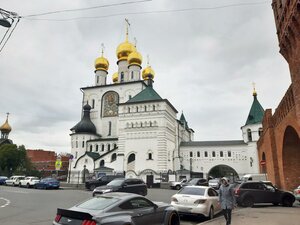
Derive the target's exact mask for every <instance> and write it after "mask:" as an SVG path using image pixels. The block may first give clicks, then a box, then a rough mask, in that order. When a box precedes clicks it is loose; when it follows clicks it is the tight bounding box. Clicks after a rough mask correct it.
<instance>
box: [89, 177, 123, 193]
mask: <svg viewBox="0 0 300 225" xmlns="http://www.w3.org/2000/svg"><path fill="white" fill-rule="evenodd" d="M120 177H124V176H122V175H105V176H102V177H99V178H98V179H96V180H89V181H86V182H85V188H86V189H89V190H91V191H93V190H94V189H95V188H96V187H99V186H102V185H106V184H108V183H109V182H111V181H112V180H113V179H115V178H120Z"/></svg>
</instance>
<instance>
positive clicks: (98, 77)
mask: <svg viewBox="0 0 300 225" xmlns="http://www.w3.org/2000/svg"><path fill="white" fill-rule="evenodd" d="M98 83H99V76H97V84H98Z"/></svg>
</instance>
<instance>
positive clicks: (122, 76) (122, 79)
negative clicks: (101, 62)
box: [121, 72, 124, 82]
mask: <svg viewBox="0 0 300 225" xmlns="http://www.w3.org/2000/svg"><path fill="white" fill-rule="evenodd" d="M121 82H124V72H121Z"/></svg>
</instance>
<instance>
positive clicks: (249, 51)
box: [0, 0, 290, 152]
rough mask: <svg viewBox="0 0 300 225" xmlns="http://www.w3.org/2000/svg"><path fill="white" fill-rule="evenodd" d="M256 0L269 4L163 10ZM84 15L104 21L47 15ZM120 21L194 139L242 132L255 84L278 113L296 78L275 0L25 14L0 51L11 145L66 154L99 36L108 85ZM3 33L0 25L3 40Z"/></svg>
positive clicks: (51, 7) (51, 3)
mask: <svg viewBox="0 0 300 225" xmlns="http://www.w3.org/2000/svg"><path fill="white" fill-rule="evenodd" d="M130 1H131V2H132V1H136V0H122V1H118V0H107V1H103V0H89V1H84V0H68V1H67V0H65V1H60V0H47V1H46V0H45V1H40V0H26V1H19V0H1V5H0V8H3V9H6V10H9V11H14V12H17V13H18V14H19V15H21V16H26V15H30V14H40V13H44V12H49V11H58V10H64V9H77V8H87V7H92V6H100V5H107V4H114V3H121V2H130ZM257 2H259V3H263V4H257V5H241V6H231V7H223V8H217V9H211V10H203V9H202V10H200V9H198V10H185V11H176V12H164V13H162V12H160V13H158V11H170V10H177V9H192V8H194V9H195V8H204V7H209V8H215V7H219V6H230V5H236V4H245V3H257ZM141 12H156V13H141ZM135 13H138V14H135ZM116 14H118V15H116ZM112 15H115V16H112ZM103 16H105V17H103ZM79 17H99V18H91V19H86V18H85V19H73V20H68V21H51V20H62V19H71V18H79ZM101 17H102V18H101ZM124 18H128V19H129V21H130V23H131V27H130V34H129V35H130V39H131V40H133V37H136V39H137V48H138V50H139V52H140V53H141V54H142V55H143V57H144V62H143V67H145V65H146V58H147V55H149V56H150V64H151V66H152V68H153V69H154V71H155V73H156V76H155V78H154V81H155V83H154V88H155V90H156V91H157V92H158V93H159V94H160V96H161V97H162V98H166V99H168V100H169V101H170V102H171V103H172V104H173V106H174V107H175V108H176V109H177V110H178V111H179V113H178V118H179V117H180V114H181V111H183V112H184V115H185V117H186V119H187V121H188V124H189V126H190V127H191V128H193V130H194V131H195V140H196V141H206V140H238V139H242V132H241V129H240V127H241V126H243V125H244V124H245V122H246V119H247V116H248V113H249V110H250V107H251V104H252V101H253V96H252V82H255V83H256V89H257V93H258V100H259V101H260V103H261V105H262V106H263V108H264V109H266V108H272V109H273V111H274V109H275V108H276V107H277V105H278V104H279V102H280V100H281V98H282V97H283V95H284V93H285V91H286V89H287V88H288V86H289V85H290V75H289V70H288V65H287V63H286V62H285V60H284V59H283V57H282V56H281V55H280V54H279V52H278V51H279V49H278V42H277V36H276V30H275V23H274V18H273V11H272V7H271V0H269V1H261V0H194V1H193V0H185V1H182V0H152V1H147V2H143V3H136V4H127V5H120V6H113V7H106V8H97V9H93V10H83V11H77V12H65V13H57V14H51V15H45V16H38V17H27V19H26V18H22V19H21V20H20V22H19V24H18V26H17V28H16V29H15V31H14V33H13V34H12V36H11V38H10V39H9V41H8V42H7V44H6V46H5V47H4V49H3V50H2V52H0V85H1V86H0V93H1V100H0V123H1V124H3V123H4V121H5V118H6V112H10V117H9V123H10V125H11V126H12V129H13V130H12V132H11V134H10V138H11V139H12V140H13V142H14V143H15V144H17V145H21V144H23V145H25V147H26V148H27V149H45V150H54V151H57V152H70V136H69V134H70V128H71V127H73V126H74V125H75V124H76V123H77V122H78V121H79V120H80V116H81V101H82V93H81V91H80V87H85V86H91V85H94V60H95V59H96V58H97V57H99V56H100V54H101V43H104V45H105V52H104V55H105V57H106V58H107V59H108V60H109V62H110V68H109V75H108V81H109V82H110V83H111V82H112V81H111V75H112V74H113V73H114V72H116V71H117V65H116V61H117V58H116V54H115V52H116V48H117V46H118V45H119V44H120V43H121V42H123V41H124V38H125V22H124ZM32 19H46V20H32ZM5 32H6V29H5V28H4V27H0V38H2V37H3V36H4V34H5ZM1 124H0V125H1Z"/></svg>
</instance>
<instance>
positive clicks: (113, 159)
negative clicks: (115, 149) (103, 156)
mask: <svg viewBox="0 0 300 225" xmlns="http://www.w3.org/2000/svg"><path fill="white" fill-rule="evenodd" d="M116 160H117V154H116V153H114V154H112V156H111V162H114V161H116Z"/></svg>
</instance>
